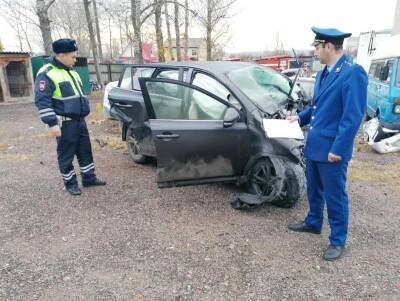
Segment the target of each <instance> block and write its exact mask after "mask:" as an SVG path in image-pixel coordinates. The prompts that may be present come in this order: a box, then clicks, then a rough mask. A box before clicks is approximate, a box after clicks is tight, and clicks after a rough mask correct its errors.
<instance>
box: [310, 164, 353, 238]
mask: <svg viewBox="0 0 400 301" xmlns="http://www.w3.org/2000/svg"><path fill="white" fill-rule="evenodd" d="M306 164H307V167H306V176H307V195H308V202H309V211H308V215H307V217H306V219H305V223H306V224H307V225H309V226H311V227H313V228H315V229H317V230H320V229H321V228H322V224H323V217H324V215H323V214H324V206H325V203H326V207H327V212H328V220H329V225H330V228H331V234H330V236H329V240H330V243H331V245H333V246H344V245H345V244H346V239H347V229H348V220H349V199H348V196H347V192H346V178H347V166H348V162H346V161H345V162H342V161H338V162H334V163H330V162H318V161H313V160H307V162H306Z"/></svg>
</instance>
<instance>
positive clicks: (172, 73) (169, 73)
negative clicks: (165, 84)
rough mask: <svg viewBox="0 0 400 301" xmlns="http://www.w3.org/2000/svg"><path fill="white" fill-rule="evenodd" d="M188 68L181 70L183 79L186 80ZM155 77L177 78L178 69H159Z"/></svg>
mask: <svg viewBox="0 0 400 301" xmlns="http://www.w3.org/2000/svg"><path fill="white" fill-rule="evenodd" d="M187 73H188V70H187V69H185V70H183V81H186V76H187ZM156 78H165V79H172V80H179V70H178V69H170V70H161V71H160V72H159V73H158V74H157V76H156Z"/></svg>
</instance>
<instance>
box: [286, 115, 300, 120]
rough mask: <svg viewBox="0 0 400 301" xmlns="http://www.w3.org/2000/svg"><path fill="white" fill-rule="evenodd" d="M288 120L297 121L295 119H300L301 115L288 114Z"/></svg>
mask: <svg viewBox="0 0 400 301" xmlns="http://www.w3.org/2000/svg"><path fill="white" fill-rule="evenodd" d="M286 120H290V122H295V121H297V120H299V116H297V115H292V116H287V117H286Z"/></svg>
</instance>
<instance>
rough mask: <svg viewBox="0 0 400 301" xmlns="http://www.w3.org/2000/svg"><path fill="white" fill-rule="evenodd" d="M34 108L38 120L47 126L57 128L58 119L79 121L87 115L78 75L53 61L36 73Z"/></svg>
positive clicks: (86, 100)
mask: <svg viewBox="0 0 400 301" xmlns="http://www.w3.org/2000/svg"><path fill="white" fill-rule="evenodd" d="M35 104H36V106H37V108H38V109H39V115H40V118H41V119H42V121H43V122H44V123H46V124H48V125H49V126H54V125H56V124H57V115H60V116H66V117H70V118H72V119H80V118H83V117H85V116H86V115H88V114H89V112H90V108H89V102H88V99H87V98H86V97H85V96H84V95H83V93H82V82H81V79H80V77H79V74H78V73H77V72H76V71H74V70H72V69H71V68H68V67H66V66H65V65H63V64H62V63H61V62H59V61H58V60H56V59H55V58H54V59H53V60H52V62H51V63H49V64H46V65H44V66H43V67H42V68H40V70H39V72H38V75H37V77H36V80H35Z"/></svg>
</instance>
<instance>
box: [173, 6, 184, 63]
mask: <svg viewBox="0 0 400 301" xmlns="http://www.w3.org/2000/svg"><path fill="white" fill-rule="evenodd" d="M174 12H175V14H174V15H175V19H174V24H175V43H176V45H175V47H176V59H177V60H178V61H181V60H182V55H181V34H180V29H179V4H178V1H177V0H174Z"/></svg>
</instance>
